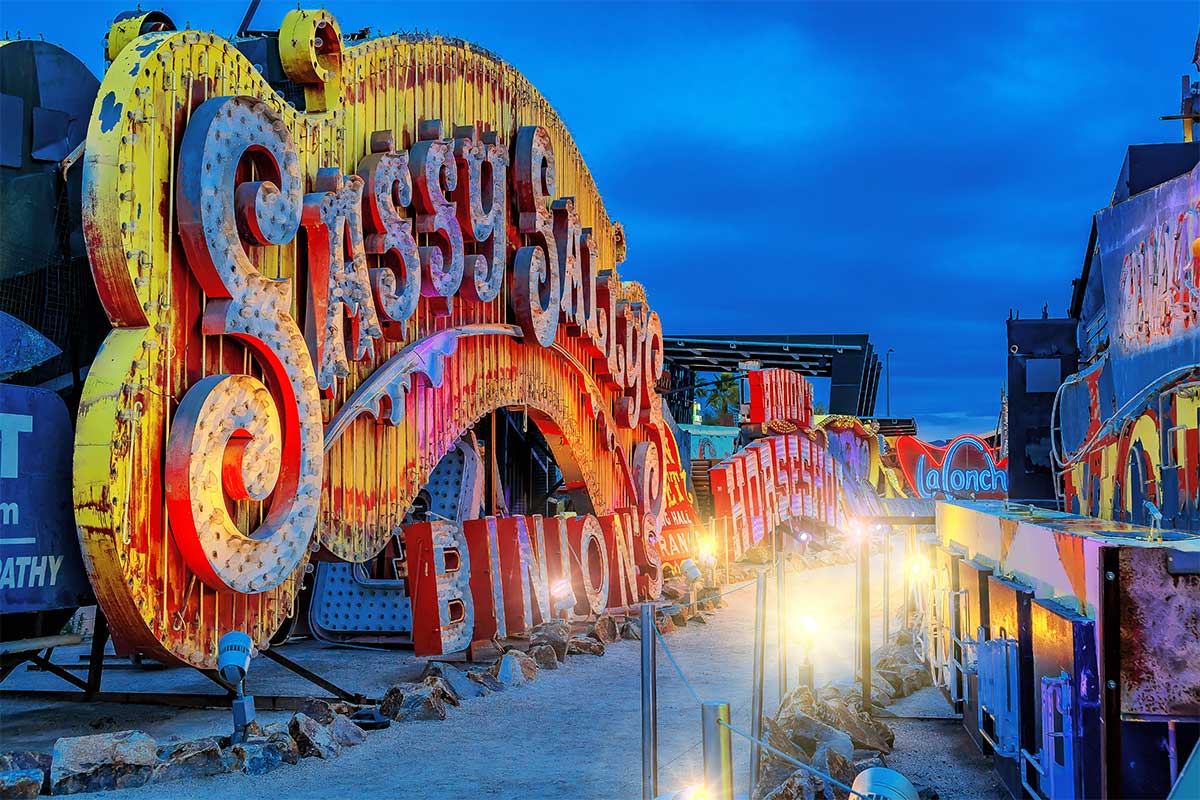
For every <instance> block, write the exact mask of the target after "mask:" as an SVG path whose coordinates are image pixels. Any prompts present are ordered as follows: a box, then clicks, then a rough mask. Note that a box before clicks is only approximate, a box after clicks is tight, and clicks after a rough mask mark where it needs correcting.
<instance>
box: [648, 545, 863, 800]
mask: <svg viewBox="0 0 1200 800" xmlns="http://www.w3.org/2000/svg"><path fill="white" fill-rule="evenodd" d="M780 560H781V559H780ZM779 566H782V565H781V564H780V565H779ZM780 572H781V573H782V570H780ZM777 580H778V577H777ZM779 582H780V584H782V581H779ZM751 585H753V586H754V587H755V590H756V593H757V596H756V598H755V630H754V675H753V681H752V689H751V694H752V698H751V715H752V721H751V731H750V732H749V733H747V732H746V731H744V730H741V729H740V728H737V727H735V726H734V725H733V723H732V715H731V712H730V704H729V703H728V702H727V701H724V700H705V699H704V698H703V697H702V696H701V695H700V692H698V691H697V690H696V687H695V686H694V685H693V684H692V682H691V681H690V680H688V677H687V675H686V674H685V673H684V671H683V668H682V667H681V666H680V665H679V662H678V661H677V660H676V658H675V655H674V653H672V652H671V648H670V646H669V645H668V644H667V642H666V641H665V640H664V639H663V637H662V634H661V633H659V630H658V626H657V625H656V624H655V608H654V606H653V605H652V604H650V603H646V604H644V605H642V607H641V624H642V642H641V665H642V676H641V677H642V691H641V695H642V798H643V800H661V799H660V796H659V794H658V792H659V786H658V778H659V776H658V709H657V697H658V686H657V683H658V674H657V666H658V664H657V661H658V648H659V646H661V647H662V652H663V655H665V656H666V657H667V661H668V663H670V665H671V666H672V668H673V669H674V670H675V672H676V674H677V675H678V676H679V679H680V681H681V682H682V683H683V685H684V686H685V687H686V688H687V690H688V691H689V692H690V693H691V694H692V697H693V698H694V699H695V701H696V703H697V704H698V705H699V706H700V729H701V730H700V734H701V735H700V741H701V750H702V754H703V761H704V767H703V775H704V797H705V800H733V799H734V793H733V740H732V736H731V734H737V735H738V736H741V737H742V738H744V739H746V740H747V741H748V742H749V743H750V750H751V754H750V794H751V795H753V794H754V790H755V788H757V787H756V781H757V778H758V772H759V767H760V766H761V763H762V753H763V751H764V750H765V751H767V752H770V753H772V754H773V755H775V756H776V757H777V758H780V759H782V760H783V761H785V762H787V763H788V764H791V765H793V766H795V767H796V768H797V769H801V770H804V771H806V772H808V773H811V774H812V775H815V776H816V777H818V778H820V779H821V780H822V781H825V782H827V783H828V784H830V785H832V786H836V787H838V788H839V789H841V790H843V791H845V792H847V793H848V794H849V795H850V796H852V797H858V798H862V800H872V796H871V795H865V794H862V793H861V792H857V791H855V790H854V789H853V788H851V787H850V786H847V785H846V784H844V783H842V782H841V781H839V780H837V779H836V778H834V777H832V776H830V775H827V774H825V773H824V772H822V771H821V770H819V769H817V768H815V767H813V766H812V765H810V764H805V763H804V762H802V761H800V760H799V759H796V758H793V757H792V756H789V755H788V754H787V753H784V752H782V751H781V750H779V749H778V748H776V747H773V746H772V745H771V744H770V743H768V742H766V741H765V740H764V739H763V735H762V718H763V672H764V661H765V642H766V580H765V576H764V575H763V573H762V572H759V574H758V576H757V578H756V579H755V581H754V583H753V584H749V583H747V584H744V585H743V586H739V587H737V588H735V589H732V590H730V591H728V592H725V593H723V594H722V595H721V596H722V597H724V596H726V595H728V594H731V593H732V592H736V591H740V590H741V589H744V588H747V587H748V586H751ZM780 588H781V590H782V585H781V587H780ZM781 593H782V591H781ZM685 605H686V604H685ZM781 610H782V609H781ZM779 627H780V629H781V631H782V629H783V625H780V626H779ZM780 642H781V644H783V643H784V640H783V639H782V634H781V639H780ZM780 652H781V653H782V652H783V650H782V649H781V651H780ZM780 661H781V662H782V661H783V659H780ZM780 679H781V681H784V680H786V675H785V674H783V672H781V674H780ZM782 691H783V690H782V688H781V696H780V701H781V702H782V699H783V694H782ZM689 749H690V748H689Z"/></svg>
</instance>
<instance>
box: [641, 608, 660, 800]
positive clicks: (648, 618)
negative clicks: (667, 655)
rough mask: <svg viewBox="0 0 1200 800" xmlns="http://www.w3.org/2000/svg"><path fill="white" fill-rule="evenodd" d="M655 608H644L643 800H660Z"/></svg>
mask: <svg viewBox="0 0 1200 800" xmlns="http://www.w3.org/2000/svg"><path fill="white" fill-rule="evenodd" d="M655 644H656V642H655V635H654V605H653V604H652V603H643V604H642V800H654V798H655V797H657V796H658V665H657V663H656V659H655V656H656V648H655Z"/></svg>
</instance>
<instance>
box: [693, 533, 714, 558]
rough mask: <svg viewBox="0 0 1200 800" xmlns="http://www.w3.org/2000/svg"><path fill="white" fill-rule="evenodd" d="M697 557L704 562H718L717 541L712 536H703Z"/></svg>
mask: <svg viewBox="0 0 1200 800" xmlns="http://www.w3.org/2000/svg"><path fill="white" fill-rule="evenodd" d="M697 551H698V553H697V557H698V558H699V559H700V561H701V562H702V563H705V564H715V563H717V543H716V541H715V540H714V539H713V537H711V536H701V537H700V542H699V547H698V548H697Z"/></svg>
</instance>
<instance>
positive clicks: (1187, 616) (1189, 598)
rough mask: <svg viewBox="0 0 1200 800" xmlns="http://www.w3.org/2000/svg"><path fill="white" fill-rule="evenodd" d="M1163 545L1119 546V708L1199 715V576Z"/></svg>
mask: <svg viewBox="0 0 1200 800" xmlns="http://www.w3.org/2000/svg"><path fill="white" fill-rule="evenodd" d="M1170 554H1171V550H1170V549H1168V548H1159V547H1154V548H1150V547H1125V548H1122V549H1121V551H1120V581H1119V587H1120V588H1119V592H1120V606H1121V632H1120V646H1121V713H1122V714H1136V715H1160V716H1171V717H1193V718H1195V717H1200V575H1195V574H1193V575H1172V574H1171V573H1170V572H1168V571H1167V559H1168V557H1169V556H1170Z"/></svg>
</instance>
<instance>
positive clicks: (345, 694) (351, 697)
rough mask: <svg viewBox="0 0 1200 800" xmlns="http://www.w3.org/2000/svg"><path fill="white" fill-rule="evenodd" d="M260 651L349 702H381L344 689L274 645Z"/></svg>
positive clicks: (282, 665)
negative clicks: (293, 659) (292, 658)
mask: <svg viewBox="0 0 1200 800" xmlns="http://www.w3.org/2000/svg"><path fill="white" fill-rule="evenodd" d="M258 652H259V655H263V656H266V657H267V658H269V659H271V660H272V661H274V662H275V663H276V664H279V665H280V666H281V667H284V668H285V669H288V670H290V671H292V672H294V673H296V674H297V675H299V676H300V677H301V678H304V680H306V681H308V682H309V683H312V684H315V685H317V686H320V687H321V688H322V689H324V690H325V691H327V692H329V693H331V694H333V695H335V696H337V697H339V698H341V699H342V700H345V701H346V702H348V703H357V704H359V705H368V704H370V703H376V702H379V701H378V700H375V699H372V698H370V697H367V696H366V695H364V694H361V693H359V692H351V691H348V690H346V689H343V688H342V687H340V686H338V685H337V684H336V683H334V682H333V681H331V680H329V679H328V678H324V677H322V676H320V675H318V674H317V673H315V672H313V671H312V670H310V669H308V668H307V667H304V666H302V665H300V664H297V663H296V662H295V661H292V660H291V659H290V658H288V657H287V656H285V655H283V654H282V653H280V652H279V651H278V650H277V649H275V648H274V647H270V648H267V649H264V650H259V651H258ZM257 698H258V696H257V695H255V699H256V700H257Z"/></svg>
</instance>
